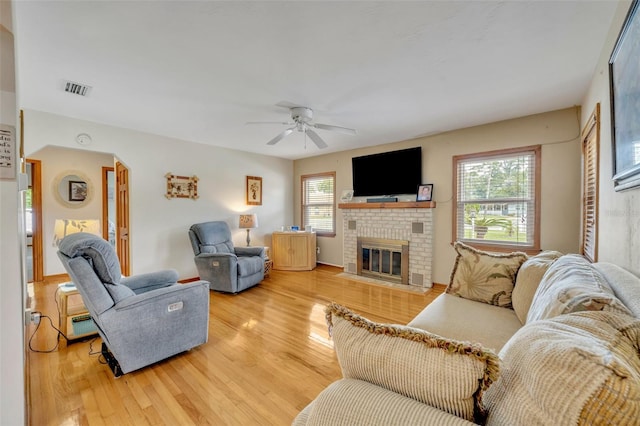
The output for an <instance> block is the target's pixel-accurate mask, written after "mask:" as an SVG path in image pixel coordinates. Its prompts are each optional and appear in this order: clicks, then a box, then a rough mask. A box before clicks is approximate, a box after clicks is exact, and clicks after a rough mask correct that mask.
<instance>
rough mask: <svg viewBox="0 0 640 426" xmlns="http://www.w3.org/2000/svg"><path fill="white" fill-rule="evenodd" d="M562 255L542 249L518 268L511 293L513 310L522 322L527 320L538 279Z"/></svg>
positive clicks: (538, 283)
mask: <svg viewBox="0 0 640 426" xmlns="http://www.w3.org/2000/svg"><path fill="white" fill-rule="evenodd" d="M560 256H562V253H560V252H557V251H543V252H542V253H539V254H536V255H535V256H533V257H530V258H529V259H527V261H526V262H524V263H523V264H522V266H521V267H520V269H519V270H518V275H516V286H515V287H514V288H513V293H512V294H511V302H512V303H513V310H514V311H515V313H516V315H517V316H518V319H519V320H520V322H521V323H522V324H524V323H526V322H527V314H528V313H529V307H530V306H531V301H532V300H533V295H534V294H536V290H537V289H538V286H539V285H540V281H541V280H542V277H543V276H544V273H545V272H547V269H549V267H550V266H551V265H553V263H554V262H555V261H556V260H558V259H559V258H560Z"/></svg>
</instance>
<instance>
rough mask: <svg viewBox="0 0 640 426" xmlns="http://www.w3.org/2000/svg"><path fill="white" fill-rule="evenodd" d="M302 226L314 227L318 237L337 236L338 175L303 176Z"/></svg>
mask: <svg viewBox="0 0 640 426" xmlns="http://www.w3.org/2000/svg"><path fill="white" fill-rule="evenodd" d="M301 179H302V226H312V227H313V229H314V230H315V231H316V233H317V234H318V235H324V236H335V234H336V220H335V217H336V205H335V199H336V190H335V188H336V185H335V183H336V173H335V172H328V173H319V174H315V175H303V176H302V178H301Z"/></svg>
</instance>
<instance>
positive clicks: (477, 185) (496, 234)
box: [454, 147, 539, 249]
mask: <svg viewBox="0 0 640 426" xmlns="http://www.w3.org/2000/svg"><path fill="white" fill-rule="evenodd" d="M537 150H539V147H533V148H528V149H526V150H522V151H518V150H509V151H497V152H492V153H486V154H474V155H470V156H457V157H454V163H455V164H454V166H455V168H454V169H455V170H456V188H455V190H456V208H455V212H454V215H455V218H454V222H455V223H454V227H455V231H454V232H455V238H456V239H457V240H462V241H468V242H476V243H482V244H486V245H497V246H513V247H521V248H523V249H526V248H533V247H534V246H535V242H536V240H537V239H536V235H535V232H536V231H537V227H536V221H537V218H536V212H537V208H536V207H537V204H536V203H537V200H536V193H537V192H536V184H537V183H536V177H537V173H536V167H537V166H538V165H537V164H536V162H537V161H538V155H537V152H536V151H537Z"/></svg>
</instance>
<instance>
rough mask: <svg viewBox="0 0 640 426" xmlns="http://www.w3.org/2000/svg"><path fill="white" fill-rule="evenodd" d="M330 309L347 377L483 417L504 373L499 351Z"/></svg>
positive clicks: (331, 325) (471, 417) (463, 415)
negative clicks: (485, 401) (486, 399)
mask: <svg viewBox="0 0 640 426" xmlns="http://www.w3.org/2000/svg"><path fill="white" fill-rule="evenodd" d="M326 313H327V323H328V325H329V331H330V334H331V335H332V337H333V341H334V346H335V351H336V354H337V356H338V361H339V363H340V367H341V368H342V374H343V376H344V377H345V378H348V379H357V380H364V381H367V382H369V383H372V384H374V385H377V386H381V387H383V388H385V389H388V390H390V391H393V392H396V393H399V394H401V395H404V396H405V397H408V398H413V399H415V400H417V401H419V402H423V403H425V404H428V405H431V406H433V407H436V408H439V409H441V410H443V411H446V412H448V413H450V414H454V415H456V416H458V417H461V418H463V419H466V420H469V421H473V420H474V418H475V419H476V420H482V417H483V415H484V412H483V410H482V405H481V401H482V395H483V393H484V391H485V390H486V389H487V388H488V387H489V386H490V385H491V383H492V382H493V381H494V380H495V379H496V378H497V377H498V374H499V359H498V357H497V355H496V354H495V353H493V352H492V351H490V350H487V349H484V348H483V347H482V346H480V345H477V344H470V343H462V342H458V341H455V340H449V339H445V338H443V337H440V336H437V335H435V334H431V333H428V332H426V331H423V330H419V329H416V328H412V327H407V326H401V325H391V324H378V323H374V322H371V321H369V320H367V319H365V318H363V317H361V316H359V315H357V314H355V313H353V312H351V311H350V310H348V309H347V308H345V307H343V306H340V305H338V304H335V303H332V304H330V305H329V306H328V307H327V309H326Z"/></svg>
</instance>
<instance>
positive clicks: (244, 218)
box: [240, 214, 258, 229]
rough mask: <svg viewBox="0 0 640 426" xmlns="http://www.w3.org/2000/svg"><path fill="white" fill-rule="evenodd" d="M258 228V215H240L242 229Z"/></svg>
mask: <svg viewBox="0 0 640 426" xmlns="http://www.w3.org/2000/svg"><path fill="white" fill-rule="evenodd" d="M257 227H258V215H256V214H241V215H240V228H242V229H253V228H257Z"/></svg>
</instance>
